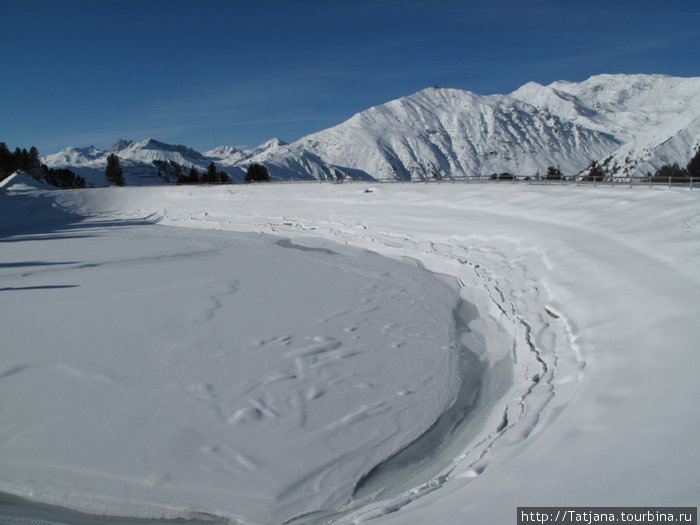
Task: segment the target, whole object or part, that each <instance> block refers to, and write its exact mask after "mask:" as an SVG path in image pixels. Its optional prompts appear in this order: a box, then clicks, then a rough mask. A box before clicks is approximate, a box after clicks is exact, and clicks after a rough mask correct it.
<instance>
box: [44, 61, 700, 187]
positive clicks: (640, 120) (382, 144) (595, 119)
mask: <svg viewBox="0 0 700 525" xmlns="http://www.w3.org/2000/svg"><path fill="white" fill-rule="evenodd" d="M698 147H700V78H677V77H668V76H663V75H598V76H594V77H591V78H589V79H588V80H586V81H584V82H580V83H575V82H565V81H559V82H554V83H552V84H550V85H549V86H542V85H540V84H537V83H535V82H530V83H528V84H525V85H524V86H523V87H521V88H520V89H518V90H516V91H514V92H513V93H511V94H509V95H489V96H482V95H478V94H476V93H471V92H468V91H462V90H458V89H440V88H428V89H424V90H423V91H420V92H419V93H416V94H414V95H411V96H408V97H403V98H400V99H397V100H393V101H390V102H387V103H386V104H383V105H380V106H376V107H372V108H370V109H367V110H366V111H363V112H361V113H358V114H356V115H354V116H353V117H351V118H350V119H349V120H347V121H345V122H343V123H341V124H339V125H337V126H334V127H331V128H328V129H326V130H323V131H319V132H316V133H312V134H310V135H307V136H305V137H302V138H301V139H299V140H297V141H296V142H293V143H292V144H285V143H284V142H282V141H280V140H278V139H272V140H270V141H268V142H266V143H264V144H262V145H260V146H258V147H256V148H253V149H250V150H237V149H236V148H234V147H232V146H220V147H218V148H214V149H212V150H209V151H207V152H205V153H203V154H202V153H199V152H196V151H194V150H192V149H190V148H187V147H185V146H171V145H168V144H164V143H161V142H158V141H155V140H153V139H146V140H144V141H142V142H134V141H128V140H121V141H118V142H117V143H116V144H115V145H114V146H113V147H112V149H111V150H110V151H109V152H104V151H100V150H96V149H95V148H85V149H79V148H68V149H67V150H64V151H62V152H60V153H58V154H56V155H49V156H48V157H46V158H45V162H46V164H47V165H49V166H51V167H59V166H68V167H72V168H77V170H76V171H78V172H79V173H80V174H81V175H83V176H87V178H88V180H90V177H89V176H88V175H86V173H85V171H84V170H85V169H86V168H91V169H93V170H95V169H99V170H102V171H103V170H104V166H105V165H106V157H107V155H109V154H110V153H116V154H117V155H119V156H120V158H122V159H124V160H126V165H127V166H128V167H130V168H131V169H132V170H137V172H136V176H135V177H133V176H132V178H136V179H138V178H139V176H140V177H141V178H143V177H153V176H154V174H155V172H156V169H155V168H154V166H153V164H152V163H153V161H154V160H160V161H172V162H177V163H178V164H181V165H182V166H185V167H190V166H195V167H197V168H198V169H205V168H206V166H207V165H208V164H209V163H210V162H212V161H214V162H216V163H217V166H221V167H223V169H224V170H225V171H227V172H228V173H229V174H230V175H231V176H232V177H233V178H234V180H240V179H241V178H242V177H243V173H244V172H245V170H246V169H247V167H248V166H249V165H250V164H251V163H253V162H258V163H263V164H265V165H266V166H267V168H268V170H269V171H270V175H271V177H272V178H273V179H288V178H294V179H308V178H315V179H335V178H346V177H351V178H374V179H380V180H394V179H399V180H410V179H430V178H446V177H447V178H449V177H460V176H469V175H490V174H492V173H502V172H510V173H513V174H515V175H520V176H527V175H534V174H535V173H536V172H539V173H543V172H544V171H546V169H547V167H548V166H558V167H559V168H560V169H561V171H562V172H563V173H564V174H565V175H574V174H577V173H580V172H582V171H583V170H585V169H586V168H587V167H588V166H589V165H590V163H591V161H598V162H599V163H601V164H603V165H604V166H605V167H606V168H607V169H608V170H609V171H611V172H613V173H614V174H615V175H617V176H635V177H639V176H644V175H645V174H646V173H647V172H648V171H652V172H653V171H655V170H656V169H657V168H658V167H660V166H661V165H663V164H667V163H672V162H678V163H679V164H681V165H684V164H685V163H687V162H688V160H689V159H690V157H691V156H692V155H693V153H694V152H695V151H696V150H697V149H698ZM138 170H140V171H138ZM102 171H101V172H100V173H99V176H100V177H101V179H100V180H99V182H100V183H103V180H102V179H103V178H104V177H103V176H102V175H103V173H102ZM128 176H129V172H127V183H130V182H131V181H129V180H128Z"/></svg>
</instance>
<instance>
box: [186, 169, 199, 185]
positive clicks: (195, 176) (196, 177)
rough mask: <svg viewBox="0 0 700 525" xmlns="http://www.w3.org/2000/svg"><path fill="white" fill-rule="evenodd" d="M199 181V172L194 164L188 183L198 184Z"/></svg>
mask: <svg viewBox="0 0 700 525" xmlns="http://www.w3.org/2000/svg"><path fill="white" fill-rule="evenodd" d="M198 182H199V172H198V171H197V168H195V167H194V166H192V168H191V169H190V174H189V175H188V176H187V184H197V183H198Z"/></svg>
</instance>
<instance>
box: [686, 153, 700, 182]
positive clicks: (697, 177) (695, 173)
mask: <svg viewBox="0 0 700 525" xmlns="http://www.w3.org/2000/svg"><path fill="white" fill-rule="evenodd" d="M686 170H687V171H688V176H689V177H692V178H693V182H695V181H700V148H698V151H696V152H695V155H693V158H692V159H690V162H688V166H687V167H686Z"/></svg>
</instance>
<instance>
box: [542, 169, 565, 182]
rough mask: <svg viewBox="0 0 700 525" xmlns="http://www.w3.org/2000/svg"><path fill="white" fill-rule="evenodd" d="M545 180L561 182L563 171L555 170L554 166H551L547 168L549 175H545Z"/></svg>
mask: <svg viewBox="0 0 700 525" xmlns="http://www.w3.org/2000/svg"><path fill="white" fill-rule="evenodd" d="M544 178H545V179H546V180H561V179H562V174H561V170H560V169H559V168H555V167H554V166H549V167H548V168H547V173H546V174H545V176H544Z"/></svg>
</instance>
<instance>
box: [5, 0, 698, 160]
mask: <svg viewBox="0 0 700 525" xmlns="http://www.w3.org/2000/svg"><path fill="white" fill-rule="evenodd" d="M0 64H1V65H2V73H1V74H0V97H1V98H0V141H4V142H6V143H7V145H8V147H10V148H11V149H14V148H15V147H18V146H19V147H26V148H29V147H30V146H32V145H33V146H36V147H38V148H39V151H40V152H41V153H43V154H48V153H54V152H56V151H58V150H60V149H62V148H63V147H66V146H70V145H75V146H87V145H90V144H94V145H96V146H98V147H110V146H111V144H112V143H113V142H114V141H115V140H116V139H119V138H131V139H136V140H140V139H143V138H146V137H153V138H157V139H159V140H162V141H165V142H169V143H175V144H186V145H188V146H191V147H194V148H195V149H199V150H205V149H209V148H212V147H215V146H219V145H240V144H248V145H256V144H259V143H261V142H263V141H265V140H267V139H269V138H272V137H279V138H281V139H282V140H285V141H288V142H291V141H293V140H296V139H298V138H300V137H301V136H303V135H305V134H308V133H311V132H314V131H318V130H321V129H324V128H327V127H330V126H333V125H335V124H339V123H340V122H342V121H344V120H346V119H347V118H349V117H351V116H352V115H353V114H355V113H357V112H359V111H362V110H364V109H367V108H368V107H370V106H374V105H377V104H382V103H384V102H386V101H388V100H391V99H394V98H398V97H401V96H406V95H410V94H412V93H415V92H417V91H419V90H421V89H423V88H425V87H428V86H432V85H439V86H441V87H453V88H459V89H465V90H470V91H475V92H477V93H481V94H491V93H509V92H511V91H513V90H514V89H516V88H518V87H519V86H521V85H522V84H524V83H526V82H528V81H530V80H534V81H537V82H540V83H543V84H547V83H550V82H552V81H554V80H572V81H580V80H584V79H586V78H588V77H589V76H591V75H594V74H598V73H664V74H669V75H676V76H686V77H687V76H700V1H698V0H663V1H660V0H652V1H650V0H634V1H627V0H622V1H616V0H585V1H578V0H577V1H569V0H484V1H481V0H462V1H443V0H372V1H362V0H341V1H335V0H323V1H316V0H308V1H307V0H285V1H272V0H255V1H251V0H247V1H236V0H230V1H223V0H0Z"/></svg>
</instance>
